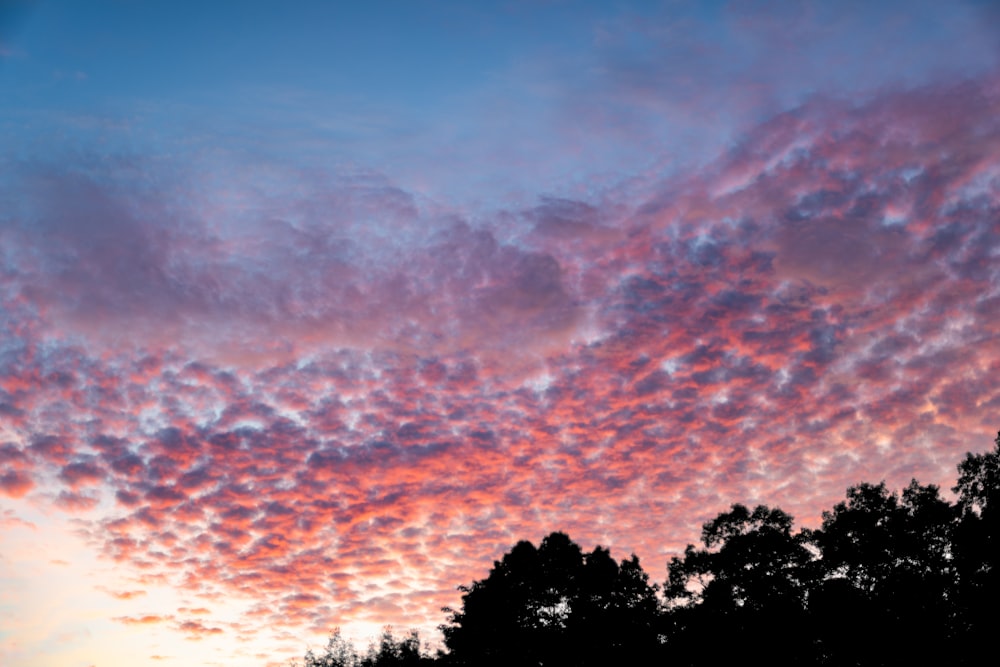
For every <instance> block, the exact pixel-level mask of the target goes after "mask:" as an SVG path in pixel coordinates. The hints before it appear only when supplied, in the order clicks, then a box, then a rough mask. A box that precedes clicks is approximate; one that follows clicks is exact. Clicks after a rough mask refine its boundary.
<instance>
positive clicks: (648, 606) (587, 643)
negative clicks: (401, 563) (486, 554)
mask: <svg viewBox="0 0 1000 667" xmlns="http://www.w3.org/2000/svg"><path fill="white" fill-rule="evenodd" d="M460 590H462V591H463V593H464V594H463V596H462V608H461V609H460V610H451V609H449V610H446V611H448V612H449V622H448V623H447V624H446V625H443V626H441V630H442V633H443V634H444V638H445V644H446V646H447V647H448V650H449V656H448V660H449V661H450V662H451V663H452V664H457V665H477V666H479V665H481V666H483V667H489V666H492V665H526V666H528V665H567V666H578V667H584V666H588V665H598V664H601V665H603V664H608V662H609V661H610V662H611V663H618V664H622V657H623V656H628V655H632V654H635V655H639V653H638V651H640V650H642V649H643V648H650V647H655V645H656V635H655V631H656V630H655V628H656V612H657V600H656V588H655V587H654V586H650V585H649V577H648V575H646V573H645V572H643V571H642V568H641V566H640V565H639V560H638V558H636V557H635V556H633V557H632V558H631V559H630V560H627V561H623V562H622V564H621V565H618V564H617V563H615V561H614V560H612V559H611V556H610V553H609V552H608V550H607V549H603V548H601V547H597V548H595V549H594V551H593V552H591V553H589V554H586V555H584V554H583V552H582V550H581V549H580V547H579V546H578V545H577V544H575V543H574V542H573V541H572V540H570V539H569V537H567V536H566V535H565V534H563V533H552V534H550V535H549V536H548V537H546V538H545V539H543V540H542V542H541V544H540V545H539V547H538V548H537V549H536V548H535V547H534V545H532V544H531V543H530V542H524V541H522V542H518V543H517V544H516V545H515V546H514V548H513V549H512V550H511V551H510V552H509V553H507V554H505V555H504V556H503V557H502V558H501V560H499V561H496V562H494V565H493V569H492V570H491V571H490V573H489V576H487V577H486V579H482V580H480V581H476V582H474V583H473V584H472V585H471V586H462V587H460ZM646 655H648V653H647V654H646Z"/></svg>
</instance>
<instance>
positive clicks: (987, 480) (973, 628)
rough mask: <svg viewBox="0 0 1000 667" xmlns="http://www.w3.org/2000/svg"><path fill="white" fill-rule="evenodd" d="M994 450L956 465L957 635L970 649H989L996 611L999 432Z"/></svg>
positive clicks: (999, 592) (999, 538) (999, 560)
mask: <svg viewBox="0 0 1000 667" xmlns="http://www.w3.org/2000/svg"><path fill="white" fill-rule="evenodd" d="M994 442H995V443H996V444H995V447H994V448H993V450H992V451H989V452H984V453H982V454H971V453H970V454H966V456H965V459H964V460H963V461H962V462H961V463H959V465H958V473H959V477H958V483H957V484H956V485H955V487H954V488H953V489H952V490H953V491H954V492H955V493H957V494H958V510H959V519H958V524H957V526H956V528H955V538H954V549H955V566H956V569H957V571H958V598H959V600H960V603H961V607H962V613H961V617H960V623H961V628H960V632H961V636H962V640H963V643H964V645H965V646H967V647H968V650H969V652H970V654H971V653H973V652H981V651H989V650H992V635H993V632H994V630H995V628H996V623H997V620H998V618H1000V614H998V613H997V611H996V608H997V607H996V605H997V600H998V599H1000V433H997V437H996V440H995V441H994Z"/></svg>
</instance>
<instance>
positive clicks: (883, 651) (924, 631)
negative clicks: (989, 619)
mask: <svg viewBox="0 0 1000 667" xmlns="http://www.w3.org/2000/svg"><path fill="white" fill-rule="evenodd" d="M953 518H954V510H953V508H952V507H951V505H949V504H948V503H947V502H946V501H945V500H943V499H942V498H941V497H940V494H939V491H938V488H937V487H936V486H933V485H929V486H922V485H920V484H919V483H918V482H917V481H916V480H913V481H911V482H910V485H909V486H908V487H907V488H906V489H905V490H904V491H903V493H902V495H901V496H900V495H897V494H896V493H893V492H890V491H889V490H888V489H887V488H886V485H885V483H884V482H882V483H880V484H867V483H866V484H859V485H857V486H852V487H850V488H849V489H848V490H847V499H846V500H845V501H842V502H840V503H838V504H837V505H836V506H834V508H833V510H832V511H830V512H824V513H823V526H822V528H821V529H820V530H819V531H816V533H815V534H814V539H815V541H816V544H817V545H818V546H819V548H820V550H821V552H822V560H821V561H820V565H821V570H822V580H821V581H819V582H818V583H817V586H816V590H815V592H814V594H813V598H812V601H811V605H810V606H811V608H812V613H813V617H814V619H816V627H817V628H818V629H819V633H820V643H821V648H822V650H821V654H822V657H823V659H824V661H826V662H829V663H833V664H845V663H846V664H862V665H888V664H897V663H899V662H900V661H903V662H906V661H913V660H915V661H917V662H922V661H926V660H936V659H941V660H943V659H945V658H947V657H949V656H950V655H951V654H952V653H953V650H954V646H953V645H952V642H951V639H950V637H951V636H952V635H953V632H952V631H951V630H950V628H951V626H952V618H953V615H954V600H953V592H952V582H953V581H954V566H953V562H952V555H951V551H952V550H951V529H952V524H953ZM914 637H920V638H921V641H914V640H913V638H914ZM859 640H862V641H859Z"/></svg>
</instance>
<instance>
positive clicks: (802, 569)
mask: <svg viewBox="0 0 1000 667" xmlns="http://www.w3.org/2000/svg"><path fill="white" fill-rule="evenodd" d="M792 521H793V520H792V517H791V516H789V515H788V514H786V513H785V512H783V511H781V510H780V509H771V508H769V507H766V506H764V505H758V506H757V507H756V508H754V510H753V511H752V512H751V511H750V510H749V509H748V508H747V507H745V506H744V505H733V506H732V510H731V511H729V512H726V513H723V514H720V515H719V516H718V517H716V518H715V519H714V520H712V521H710V522H708V523H706V524H705V525H704V526H703V529H702V542H703V543H704V545H705V548H703V549H696V548H695V547H694V546H693V545H688V547H687V549H686V550H685V552H684V558H677V557H674V558H673V559H671V561H670V564H669V566H668V579H667V583H666V586H665V587H664V594H665V597H666V603H667V610H668V616H667V621H668V625H667V634H668V643H667V650H668V653H669V655H670V658H671V660H676V661H678V662H679V663H680V664H688V665H702V664H706V665H707V664H725V663H728V662H730V661H745V660H750V659H760V660H763V661H765V662H767V663H768V664H772V665H773V664H802V663H803V662H805V661H806V660H807V659H808V657H809V655H810V650H811V649H810V642H809V641H808V633H805V632H803V629H802V628H801V627H800V626H801V625H802V623H803V619H804V617H805V614H804V612H805V601H806V592H807V589H808V583H809V579H810V577H811V570H810V568H809V564H810V563H811V561H812V560H813V557H814V556H813V553H812V552H811V551H810V550H809V549H808V548H807V545H808V544H809V535H808V534H807V533H798V534H793V533H792ZM776 631H779V632H780V633H781V635H780V639H779V638H777V637H775V636H774V632H776ZM774 641H780V642H781V649H780V651H775V647H774V645H773V643H772V642H774ZM709 646H711V647H712V650H711V651H708V652H706V647H709Z"/></svg>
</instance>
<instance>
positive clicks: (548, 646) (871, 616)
mask: <svg viewBox="0 0 1000 667" xmlns="http://www.w3.org/2000/svg"><path fill="white" fill-rule="evenodd" d="M958 473H959V476H958V482H957V484H956V485H955V486H954V487H953V489H952V490H953V491H954V493H955V494H956V496H957V499H956V501H955V502H954V503H951V502H949V501H947V500H945V499H943V498H942V497H941V495H940V492H939V489H938V488H937V487H935V486H933V485H927V486H924V485H921V484H919V483H918V482H917V481H916V480H914V481H913V482H911V483H910V485H909V486H907V487H906V488H905V489H903V490H902V492H901V493H896V492H893V491H890V490H889V489H888V488H886V485H885V483H881V484H869V483H865V484H859V485H858V486H853V487H851V488H849V489H848V490H847V496H846V498H845V499H844V500H843V501H842V502H840V503H838V504H837V505H836V506H834V507H833V509H831V510H829V511H827V512H824V513H823V523H822V526H821V527H820V528H819V529H816V530H808V529H799V530H795V529H794V526H793V519H792V517H791V516H789V515H788V514H786V513H785V512H783V511H782V510H780V509H777V508H770V507H766V506H764V505H759V506H757V507H755V508H753V509H750V508H748V507H745V506H743V505H733V507H732V508H731V509H730V511H728V512H725V513H722V514H720V515H719V516H717V517H716V518H715V519H713V520H712V521H710V522H708V523H706V524H705V525H704V527H703V529H702V534H701V545H700V546H695V545H688V547H687V549H686V550H685V551H684V554H683V556H678V557H674V558H673V559H671V561H670V563H669V564H668V567H667V579H666V581H665V582H664V583H663V585H662V586H660V585H658V584H655V583H650V580H649V576H648V574H647V573H646V572H645V571H644V570H643V569H642V567H641V565H640V564H639V559H638V558H637V557H636V556H634V555H633V556H632V557H631V558H628V559H625V560H622V561H620V562H616V561H615V560H614V559H613V558H612V557H611V555H610V553H609V551H608V550H607V549H605V548H603V547H597V548H595V549H594V550H593V551H591V552H588V553H584V552H583V550H582V549H581V548H580V547H579V546H578V545H577V544H576V543H574V542H573V541H572V540H571V539H570V538H569V537H568V536H566V535H565V534H563V533H552V534H551V535H549V536H548V537H546V538H545V539H543V540H542V542H541V544H540V545H539V546H537V547H536V546H535V545H533V544H531V543H530V542H527V541H522V542H519V543H518V544H516V545H515V546H514V548H513V549H511V551H510V552H509V553H507V554H505V555H504V556H503V557H502V559H501V560H499V561H496V562H494V565H493V569H492V570H491V571H490V573H489V575H488V576H487V577H486V578H485V579H482V580H480V581H475V582H473V583H472V584H471V585H470V586H461V587H459V588H460V590H461V591H462V593H463V595H462V605H461V608H460V609H445V610H444V611H445V613H447V615H448V616H447V621H446V623H444V624H443V625H442V626H440V628H441V631H442V634H443V635H444V643H445V650H440V651H438V652H437V653H436V654H435V655H433V656H431V655H430V654H429V652H427V651H426V650H423V649H421V644H420V639H419V637H418V636H417V635H416V633H411V634H409V635H407V636H406V637H405V638H397V637H395V636H393V635H392V633H391V632H389V631H387V632H386V633H385V634H383V636H382V637H381V638H380V640H379V641H378V642H377V643H373V644H372V645H371V646H370V647H369V650H368V652H367V653H366V654H365V655H363V656H362V655H359V654H358V653H357V652H356V651H355V650H354V648H353V647H352V646H351V645H350V644H349V643H348V642H346V641H345V640H343V639H342V638H341V637H340V636H339V634H335V635H334V636H333V637H331V641H330V644H329V645H328V647H327V649H326V652H325V653H323V654H321V655H320V654H313V653H310V654H307V656H306V659H305V662H304V663H302V664H303V667H390V666H397V665H398V666H416V665H430V664H439V665H445V666H452V665H454V666H469V667H473V666H474V667H494V666H500V665H504V666H510V665H545V666H552V665H567V666H574V667H589V666H590V665H595V666H596V665H601V666H606V665H649V664H669V665H682V666H692V667H693V666H699V665H719V664H735V663H745V662H760V663H762V664H769V665H837V666H840V665H853V666H868V665H873V666H874V665H878V666H885V665H904V664H906V665H914V664H951V665H971V664H976V665H979V664H982V663H983V661H984V660H989V658H988V656H990V655H991V654H992V653H993V651H992V649H993V642H992V641H991V640H992V639H993V637H994V632H995V631H996V628H997V621H998V620H1000V613H998V611H997V609H998V604H1000V569H998V568H1000V434H998V435H997V439H996V446H995V448H994V449H993V450H992V451H990V452H987V453H984V454H968V455H966V457H965V459H964V460H963V461H962V462H961V463H960V464H959V465H958Z"/></svg>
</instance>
